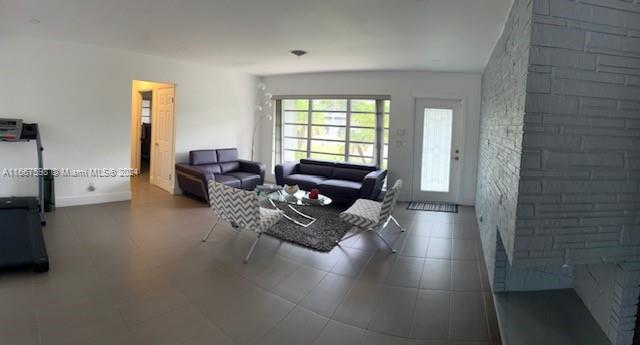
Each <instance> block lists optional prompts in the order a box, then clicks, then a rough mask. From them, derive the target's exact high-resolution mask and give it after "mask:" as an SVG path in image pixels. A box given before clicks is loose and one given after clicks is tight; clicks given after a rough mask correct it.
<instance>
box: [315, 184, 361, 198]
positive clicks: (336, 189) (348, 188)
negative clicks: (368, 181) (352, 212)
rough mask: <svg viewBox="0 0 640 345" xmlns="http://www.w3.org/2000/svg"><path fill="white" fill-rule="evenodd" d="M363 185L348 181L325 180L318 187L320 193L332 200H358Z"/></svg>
mask: <svg viewBox="0 0 640 345" xmlns="http://www.w3.org/2000/svg"><path fill="white" fill-rule="evenodd" d="M360 188H362V183H360V182H355V181H347V180H333V179H331V180H324V181H322V182H320V184H319V185H318V189H320V193H322V194H324V195H327V196H329V197H331V198H339V199H352V200H355V199H358V197H359V196H360Z"/></svg>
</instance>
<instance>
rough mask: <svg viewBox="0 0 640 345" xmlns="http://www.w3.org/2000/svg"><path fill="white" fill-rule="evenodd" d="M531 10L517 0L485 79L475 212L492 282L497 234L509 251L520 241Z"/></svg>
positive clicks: (483, 83) (483, 82)
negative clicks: (517, 232)
mask: <svg viewBox="0 0 640 345" xmlns="http://www.w3.org/2000/svg"><path fill="white" fill-rule="evenodd" d="M531 12H532V2H531V0H524V1H521V0H516V1H515V3H514V5H513V8H512V9H511V14H510V15H509V19H508V21H507V23H506V25H505V29H504V33H503V34H502V37H501V38H500V40H499V41H498V43H497V45H496V48H495V50H494V51H493V54H492V56H491V59H490V60H489V64H488V65H487V67H486V69H485V71H484V73H483V76H482V110H481V113H482V116H481V124H480V147H479V150H480V153H479V166H478V182H477V188H476V214H477V215H478V220H479V225H480V232H481V233H482V244H483V249H484V253H485V255H486V262H487V263H490V264H489V265H488V267H487V269H488V273H489V277H490V281H492V282H493V280H494V278H493V276H494V270H495V267H494V265H493V264H492V263H494V262H495V259H496V258H495V254H496V243H497V240H498V237H497V231H500V234H501V235H502V236H501V237H502V241H503V242H504V243H505V245H504V247H506V248H513V243H514V239H515V230H516V223H515V219H516V209H517V202H518V182H519V180H520V156H521V147H522V127H523V124H524V122H523V121H524V114H525V99H526V87H527V68H528V64H529V63H528V61H529V39H528V38H529V36H530V34H531ZM498 229H499V230H498ZM506 253H507V254H509V255H511V253H510V251H507V252H506Z"/></svg>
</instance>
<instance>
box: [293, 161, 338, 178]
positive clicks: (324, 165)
mask: <svg viewBox="0 0 640 345" xmlns="http://www.w3.org/2000/svg"><path fill="white" fill-rule="evenodd" d="M333 165H334V164H333V163H331V162H323V161H313V160H309V159H302V160H300V164H299V165H298V172H299V173H300V174H307V175H316V176H325V177H329V176H331V173H332V172H333Z"/></svg>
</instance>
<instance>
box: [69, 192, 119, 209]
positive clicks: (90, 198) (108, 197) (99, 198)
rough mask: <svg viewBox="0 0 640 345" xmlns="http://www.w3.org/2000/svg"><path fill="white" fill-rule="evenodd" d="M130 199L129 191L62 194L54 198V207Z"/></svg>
mask: <svg viewBox="0 0 640 345" xmlns="http://www.w3.org/2000/svg"><path fill="white" fill-rule="evenodd" d="M127 200H131V192H118V193H101V194H91V195H78V196H63V197H57V198H56V207H68V206H79V205H92V204H103V203H107V202H116V201H127Z"/></svg>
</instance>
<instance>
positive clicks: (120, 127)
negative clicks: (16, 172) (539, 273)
mask: <svg viewBox="0 0 640 345" xmlns="http://www.w3.org/2000/svg"><path fill="white" fill-rule="evenodd" d="M0 51H1V52H2V54H0V117H18V118H23V119H24V120H25V121H28V122H38V123H40V125H41V132H42V139H43V143H44V147H45V152H44V159H45V166H46V167H50V168H73V169H84V168H127V167H129V163H130V122H131V121H130V116H131V81H132V80H133V79H140V80H151V81H161V82H169V83H175V84H176V156H177V157H176V161H177V162H180V161H186V160H187V154H188V151H189V150H192V149H200V148H220V147H238V148H239V149H240V153H241V155H242V156H243V157H248V156H249V155H250V145H251V143H250V140H251V139H250V138H248V137H247V136H246V135H240V134H243V133H247V132H248V130H247V128H250V126H251V124H252V122H253V106H254V103H255V89H256V88H255V85H256V78H255V77H252V76H249V75H246V74H240V73H236V72H232V71H221V70H216V69H213V68H211V67H208V66H203V65H197V64H191V63H182V62H178V61H174V60H168V59H163V58H158V57H153V56H148V55H142V54H138V53H133V52H129V51H123V50H117V49H110V48H102V47H96V46H89V45H77V44H69V43H61V42H50V41H40V40H32V39H26V38H16V37H0ZM35 158H36V156H35V148H34V144H33V143H26V144H22V143H20V144H8V143H0V171H1V170H2V169H4V168H15V167H34V166H36V160H35ZM91 181H93V182H95V184H96V187H97V190H96V191H94V192H89V191H87V186H88V184H89V182H91ZM36 192H37V189H36V183H35V181H34V180H30V179H24V178H21V179H16V178H13V179H9V178H6V177H2V176H0V195H2V196H7V195H35V194H36ZM130 196H131V193H130V188H129V179H127V178H89V179H85V178H59V179H58V180H57V181H56V202H57V204H58V206H64V205H72V204H84V203H95V202H104V201H114V200H126V199H129V198H130Z"/></svg>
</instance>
